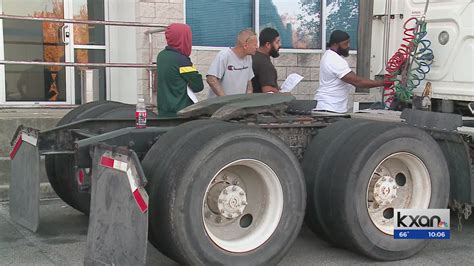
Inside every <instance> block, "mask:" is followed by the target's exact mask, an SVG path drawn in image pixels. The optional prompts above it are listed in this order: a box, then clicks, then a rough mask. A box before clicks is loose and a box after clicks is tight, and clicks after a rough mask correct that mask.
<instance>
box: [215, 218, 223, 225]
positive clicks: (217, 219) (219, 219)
mask: <svg viewBox="0 0 474 266" xmlns="http://www.w3.org/2000/svg"><path fill="white" fill-rule="evenodd" d="M216 222H217V223H218V224H220V223H221V222H222V218H221V217H220V216H217V217H216Z"/></svg>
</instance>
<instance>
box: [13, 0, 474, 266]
mask: <svg viewBox="0 0 474 266" xmlns="http://www.w3.org/2000/svg"><path fill="white" fill-rule="evenodd" d="M368 2H370V1H368ZM372 8H373V13H372V15H371V16H370V19H369V20H368V21H369V22H367V21H366V22H365V23H370V25H369V24H367V25H366V26H367V27H368V28H371V29H372V30H371V32H369V33H366V34H368V35H369V36H372V38H369V39H368V40H367V41H370V45H369V46H371V47H372V48H371V50H370V53H364V52H363V51H361V52H360V53H359V54H358V60H359V62H365V63H367V66H368V67H369V69H370V71H369V75H371V76H372V77H374V78H375V76H377V75H385V78H386V79H388V80H389V81H391V83H390V84H388V85H387V87H386V89H385V90H384V92H380V95H379V96H380V97H382V96H384V100H383V101H382V102H383V103H389V102H388V101H387V100H386V99H388V98H389V97H394V98H396V97H399V95H401V94H399V93H398V94H397V92H398V91H397V88H398V87H397V84H398V85H399V83H400V84H401V85H406V84H407V79H405V80H403V77H405V78H406V77H407V74H406V73H407V72H403V71H400V72H398V73H394V72H393V73H391V74H392V75H391V76H389V77H387V76H386V74H387V72H386V62H387V61H388V60H389V57H388V55H389V54H395V53H396V52H397V51H398V49H399V47H401V45H403V42H404V41H405V40H403V39H404V37H403V36H405V34H406V27H405V26H407V25H408V24H406V23H407V22H406V21H408V20H410V19H411V18H412V17H414V16H415V17H417V19H416V23H415V26H414V27H418V26H419V25H421V22H426V23H427V24H426V25H427V27H426V29H423V30H425V31H426V34H425V35H423V36H420V40H421V39H426V40H431V48H430V49H431V50H432V54H433V56H434V57H433V58H431V60H432V65H431V71H429V73H426V75H425V76H424V77H423V79H421V78H420V81H423V82H425V83H420V84H418V86H416V88H414V90H411V89H410V88H408V91H409V92H411V93H412V94H413V95H414V96H416V93H417V90H418V91H419V90H420V88H421V90H423V89H424V88H423V87H425V88H426V85H425V84H426V82H427V81H429V82H430V83H431V94H429V95H428V94H424V95H423V94H419V95H420V96H421V97H426V96H430V97H429V99H428V100H429V101H430V102H429V103H432V104H431V106H432V108H431V109H432V110H427V108H426V106H429V104H428V105H423V106H422V108H423V110H417V109H413V108H408V109H405V110H403V112H398V111H392V110H387V109H388V108H391V106H388V104H385V107H386V108H384V109H385V110H369V111H365V112H359V113H348V114H331V113H318V112H313V111H312V109H313V108H314V105H315V102H314V101H304V100H295V97H293V96H291V95H289V94H255V95H251V94H249V95H232V96H225V97H219V98H214V99H209V100H205V101H201V102H198V103H195V104H193V105H191V106H189V107H187V108H185V109H183V110H181V111H180V112H179V114H178V117H176V118H159V117H157V115H156V113H153V112H151V111H148V114H147V116H148V121H147V127H146V128H144V129H143V128H136V127H135V106H134V105H129V104H124V103H119V102H113V101H101V102H90V103H86V104H83V105H80V106H79V107H77V108H75V109H73V110H72V111H70V112H69V113H68V114H66V115H65V116H64V117H63V118H62V119H61V120H60V121H59V122H58V124H57V127H55V128H52V129H49V130H44V131H37V130H34V129H31V128H26V127H20V128H19V129H18V130H17V134H15V136H14V138H13V141H12V145H13V147H17V146H18V145H16V143H18V139H19V138H18V136H24V139H25V138H28V137H31V138H33V139H35V141H34V142H35V144H36V150H35V151H34V153H35V154H34V156H38V155H44V156H45V164H46V171H47V175H48V178H49V181H50V183H51V186H52V187H53V189H54V190H55V191H56V193H57V195H58V196H59V197H60V198H61V199H62V200H63V201H64V202H66V203H67V204H69V205H70V206H71V207H73V208H75V209H77V210H79V211H81V212H83V213H85V214H89V212H91V210H92V209H94V206H92V207H91V194H90V191H91V190H92V189H93V188H92V187H91V185H92V184H94V182H91V178H94V173H93V171H94V169H97V167H96V165H95V164H97V161H96V160H93V153H94V152H93V151H94V148H95V147H97V145H108V146H110V147H116V148H117V149H126V150H130V151H133V152H134V154H136V155H137V158H138V160H139V161H140V163H139V164H138V165H136V167H137V168H139V169H138V172H139V173H143V175H144V176H145V177H146V179H147V184H146V187H145V188H146V191H147V193H148V197H149V199H148V201H149V206H148V210H147V212H148V223H149V235H148V237H149V240H150V242H151V243H152V244H153V245H154V246H155V247H156V248H157V249H158V250H159V251H160V252H162V253H163V254H165V255H166V256H168V257H170V258H171V259H173V260H175V261H176V262H178V263H181V264H192V265H195V264H205V265H210V264H232V265H234V264H235V265H237V264H238V265H272V264H276V263H278V261H280V260H281V259H282V258H283V257H284V256H285V254H286V253H287V251H288V250H289V248H290V247H291V245H292V243H293V242H294V240H295V239H296V237H297V236H298V233H299V231H300V228H301V226H302V224H303V222H304V223H306V225H307V226H308V227H309V228H310V229H311V230H312V231H313V232H315V233H316V234H317V235H318V237H321V238H322V239H324V240H326V241H328V242H329V243H331V244H333V245H334V246H337V247H341V248H346V249H350V250H353V251H354V252H357V253H359V254H362V255H364V256H368V257H370V258H373V259H375V260H380V261H392V260H401V259H406V258H409V257H411V256H413V255H415V254H417V253H418V252H420V250H422V249H423V248H424V247H425V246H427V245H429V240H398V239H394V220H395V217H394V210H396V209H443V208H448V205H449V206H450V207H451V208H453V209H455V210H456V211H457V212H458V213H459V214H460V215H463V216H465V218H466V219H467V217H468V216H469V215H470V211H471V206H472V204H473V203H474V177H473V174H472V171H471V166H472V163H471V160H472V157H471V154H473V143H472V136H473V134H474V131H473V129H472V128H471V127H470V125H471V124H472V120H471V117H469V116H466V115H469V113H468V112H467V111H466V110H468V109H469V106H470V104H471V102H472V101H473V96H474V94H473V92H474V91H473V89H474V87H473V84H474V83H473V74H474V73H473V61H472V59H473V56H474V48H473V47H474V46H473V44H472V40H473V22H472V17H473V12H474V5H473V2H472V1H469V0H458V1H442V0H439V1H430V2H429V4H427V1H424V0H423V1H421V0H404V1H382V0H380V1H373V6H372ZM413 21H415V19H414V20H412V22H413ZM361 23H364V22H362V20H361ZM417 23H419V24H417ZM404 27H405V29H404ZM389 28H390V29H389ZM383 33H384V34H383ZM382 35H383V36H384V37H383V38H380V36H382ZM425 50H426V49H425ZM416 51H419V50H418V49H415V48H414V49H413V50H411V53H413V54H415V53H416ZM408 58H410V57H408ZM425 59H426V58H425ZM429 59H430V58H428V60H429ZM407 62H408V61H407ZM407 62H402V64H400V65H399V69H398V70H401V69H403V67H405V68H406V67H407V65H408V63H407ZM408 67H409V65H408ZM389 74H390V73H389ZM395 79H400V80H399V81H395ZM412 79H413V78H411V77H410V76H408V81H409V80H412ZM397 82H399V83H397ZM391 86H392V87H391ZM390 88H392V89H394V93H393V94H391V93H389V92H388V93H387V91H389V90H390ZM402 90H405V91H404V92H406V91H407V88H402ZM404 95H406V94H404ZM413 95H410V96H411V98H410V99H412V98H414V96H413ZM404 100H407V99H404ZM438 101H439V104H435V102H438ZM390 103H391V102H390ZM415 107H416V106H415ZM466 112H467V113H466ZM463 115H465V116H463ZM471 115H472V114H471ZM16 156H19V158H18V160H19V161H20V162H22V165H27V164H28V158H30V157H26V156H25V155H23V154H17V155H16ZM22 156H24V157H23V158H22ZM15 160H16V159H15ZM14 169H15V168H14ZM96 193H101V192H100V191H98V192H96ZM103 193H105V192H103ZM90 215H91V216H92V215H94V214H93V213H92V212H91V213H90ZM446 244H447V245H449V243H446Z"/></svg>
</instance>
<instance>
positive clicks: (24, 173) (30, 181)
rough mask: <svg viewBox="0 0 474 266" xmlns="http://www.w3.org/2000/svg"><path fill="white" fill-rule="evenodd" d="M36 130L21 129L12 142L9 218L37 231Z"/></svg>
mask: <svg viewBox="0 0 474 266" xmlns="http://www.w3.org/2000/svg"><path fill="white" fill-rule="evenodd" d="M37 143H38V130H36V129H32V128H27V127H23V126H20V127H18V129H17V131H16V133H15V136H14V138H13V140H12V142H11V146H12V150H11V151H10V162H11V175H10V189H9V192H10V193H9V204H10V208H9V209H10V218H11V219H12V221H14V222H15V223H18V224H20V225H22V226H24V227H26V228H27V229H29V230H31V231H33V232H36V230H37V229H38V226H39V190H40V178H39V163H40V157H39V152H38V147H37Z"/></svg>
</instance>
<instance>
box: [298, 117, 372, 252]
mask: <svg viewBox="0 0 474 266" xmlns="http://www.w3.org/2000/svg"><path fill="white" fill-rule="evenodd" d="M371 123H373V122H372V121H369V120H361V119H344V120H342V121H339V122H336V123H334V124H331V125H330V126H328V127H326V128H324V129H321V130H319V131H318V134H317V135H316V136H315V137H314V138H313V140H312V141H311V143H310V145H308V147H307V148H306V150H305V153H304V157H303V161H302V163H301V165H302V168H303V173H304V176H305V180H306V191H307V201H306V215H305V223H306V225H307V226H308V227H309V228H310V229H311V230H312V231H313V232H314V233H315V234H317V235H318V236H319V237H321V238H322V239H324V240H326V241H328V242H330V243H332V244H334V245H337V243H336V242H335V241H334V240H333V237H332V236H331V235H330V234H329V232H328V225H327V224H326V220H325V219H324V216H325V215H326V212H325V211H326V210H323V209H320V208H317V207H316V206H317V204H318V203H317V202H316V201H317V200H318V198H317V195H320V194H321V193H323V190H325V188H324V187H322V186H320V185H319V182H321V180H320V179H321V178H326V175H325V173H326V172H328V171H330V169H331V168H332V167H334V164H333V163H332V162H331V160H333V155H334V153H335V152H337V150H338V149H339V147H340V146H341V144H342V143H344V142H345V141H346V140H347V139H349V138H350V137H351V136H352V134H353V133H354V132H356V131H358V130H360V129H361V128H362V127H365V126H367V125H368V124H371Z"/></svg>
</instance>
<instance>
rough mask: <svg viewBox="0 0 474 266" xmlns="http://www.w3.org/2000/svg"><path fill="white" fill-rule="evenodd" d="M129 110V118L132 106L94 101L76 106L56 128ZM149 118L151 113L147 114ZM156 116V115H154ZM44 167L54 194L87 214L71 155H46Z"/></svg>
mask: <svg viewBox="0 0 474 266" xmlns="http://www.w3.org/2000/svg"><path fill="white" fill-rule="evenodd" d="M123 108H130V118H133V117H134V116H135V112H134V111H133V110H134V109H135V106H134V105H129V104H125V103H120V102H113V101H96V102H90V103H86V104H83V105H80V106H78V107H77V108H75V109H73V110H71V111H70V112H69V113H67V114H66V115H65V116H64V117H63V118H62V119H61V120H59V122H58V123H57V126H61V125H65V124H68V123H71V122H75V121H78V120H80V119H87V118H99V117H102V118H107V117H108V118H114V117H117V116H115V115H114V112H113V110H118V109H123ZM149 115H150V117H152V116H153V113H151V114H150V113H149ZM155 116H156V115H155ZM45 166H46V173H47V176H48V180H49V182H50V184H51V187H52V188H53V189H54V191H55V192H56V194H57V195H58V196H59V197H60V198H61V199H62V200H63V201H64V202H66V203H67V204H68V205H69V206H71V207H73V208H74V209H76V210H78V211H80V212H83V213H85V214H88V213H89V207H90V194H89V193H83V192H80V191H79V186H78V184H77V181H76V174H77V173H76V172H77V171H78V170H77V169H75V167H74V156H73V155H46V156H45Z"/></svg>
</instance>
